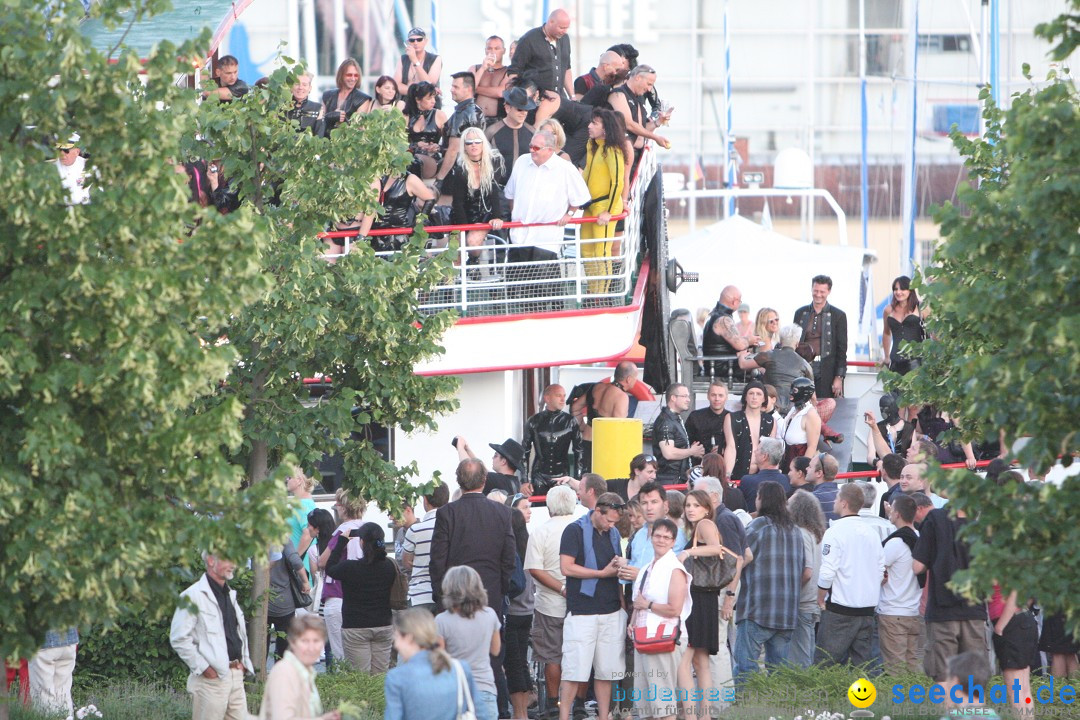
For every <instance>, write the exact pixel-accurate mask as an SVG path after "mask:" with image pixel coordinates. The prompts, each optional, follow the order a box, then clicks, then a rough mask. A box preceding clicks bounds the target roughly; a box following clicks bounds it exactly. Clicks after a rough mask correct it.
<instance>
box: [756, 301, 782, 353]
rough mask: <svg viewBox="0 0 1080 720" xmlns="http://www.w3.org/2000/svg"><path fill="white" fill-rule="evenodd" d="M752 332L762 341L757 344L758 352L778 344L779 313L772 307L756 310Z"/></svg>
mask: <svg viewBox="0 0 1080 720" xmlns="http://www.w3.org/2000/svg"><path fill="white" fill-rule="evenodd" d="M754 334H755V335H757V336H758V337H759V338H761V339H762V340H763V341H764V343H765V344H764V345H759V346H758V352H766V351H768V350H772V349H773V348H775V347H777V346H778V345H779V344H780V314H779V313H778V312H776V311H775V310H773V309H772V308H767V307H765V308H761V309H760V310H758V314H757V318H755V320H754Z"/></svg>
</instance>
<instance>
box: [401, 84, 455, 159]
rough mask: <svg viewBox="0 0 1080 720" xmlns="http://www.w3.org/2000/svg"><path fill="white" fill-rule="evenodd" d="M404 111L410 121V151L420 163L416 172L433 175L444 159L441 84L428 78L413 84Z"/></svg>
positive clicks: (443, 119)
mask: <svg viewBox="0 0 1080 720" xmlns="http://www.w3.org/2000/svg"><path fill="white" fill-rule="evenodd" d="M404 113H405V117H406V118H407V120H408V123H409V152H411V153H412V154H413V157H415V158H416V163H417V165H418V167H416V168H415V169H414V172H416V174H417V175H419V176H420V177H421V178H422V179H424V180H428V179H430V178H433V177H435V173H436V172H438V170H439V163H440V162H442V157H443V147H442V139H443V131H444V128H445V127H446V113H444V112H443V111H442V110H440V109H439V88H437V87H435V86H434V85H432V84H431V83H429V82H418V83H416V84H415V85H410V86H409V94H408V95H407V96H406V97H405V110H404Z"/></svg>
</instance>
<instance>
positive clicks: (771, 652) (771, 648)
mask: <svg viewBox="0 0 1080 720" xmlns="http://www.w3.org/2000/svg"><path fill="white" fill-rule="evenodd" d="M735 627H736V631H735V686H736V687H739V686H741V685H743V684H744V683H745V682H746V676H747V675H749V674H750V673H752V672H757V671H758V664H757V659H758V657H759V656H760V655H761V646H762V645H764V646H765V666H766V667H767V668H768V667H773V666H776V665H779V664H780V663H782V662H784V659H785V658H786V657H787V651H788V645H789V644H791V635H792V633H793V632H794V631H792V630H774V629H773V628H767V627H764V626H762V625H758V624H757V623H756V622H754V621H753V620H741V621H739V623H738V624H737V625H736V626H735Z"/></svg>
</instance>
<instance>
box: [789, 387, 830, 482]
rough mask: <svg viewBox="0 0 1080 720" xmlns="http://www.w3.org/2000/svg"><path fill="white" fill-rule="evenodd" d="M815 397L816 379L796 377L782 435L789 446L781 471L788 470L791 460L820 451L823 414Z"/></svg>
mask: <svg viewBox="0 0 1080 720" xmlns="http://www.w3.org/2000/svg"><path fill="white" fill-rule="evenodd" d="M813 397H814V381H813V380H810V379H809V378H804V377H800V378H795V379H794V380H792V381H791V409H790V410H788V414H787V417H786V418H784V432H783V434H782V435H781V437H782V438H783V440H784V442H785V443H786V444H787V448H786V449H785V450H784V459H783V461H782V462H781V464H780V470H781V472H785V473H786V472H787V471H788V468H790V467H791V461H792V460H794V459H795V458H797V457H799V456H800V455H805V456H807V457H809V456H810V455H813V454H814V453H816V452H817V451H818V440H819V439H820V438H821V416H820V415H818V411H817V408H816V407H815V406H814V403H813V402H811V400H812V399H813Z"/></svg>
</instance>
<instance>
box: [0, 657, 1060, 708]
mask: <svg viewBox="0 0 1080 720" xmlns="http://www.w3.org/2000/svg"><path fill="white" fill-rule="evenodd" d="M860 677H869V679H870V681H871V682H872V683H873V684H874V686H875V687H876V689H877V700H876V701H875V703H874V704H873V705H872V706H871V707H870V708H868V709H869V710H870V711H871V712H873V713H874V717H875V718H878V720H881V718H883V717H885V716H888V717H889V718H890V719H891V720H917V719H918V720H926V718H938V717H942V716H944V715H945V714H946V708H945V707H944V706H942V705H932V704H929V703H926V702H924V703H922V704H919V705H916V704H913V703H911V702H907V703H904V704H903V705H901V704H897V703H894V702H892V687H893V686H894V685H902V686H904V688H905V689H907V688H910V687H911V686H913V685H922V686H923V687H930V686H932V685H933V683H932V681H931V680H930V679H929V678H928V677H926V676H925V675H922V674H919V673H908V674H905V675H896V676H877V677H874V676H873V675H869V676H868V675H867V674H866V672H865V671H863V670H860V669H857V668H851V667H848V666H833V667H812V668H810V669H808V670H802V669H797V668H793V667H790V666H788V667H783V668H779V669H777V670H776V671H775V672H773V673H772V674H771V675H763V674H758V675H754V676H752V677H751V678H750V680H749V681H748V682H747V686H746V690H745V692H744V693H743V694H741V696H740V700H739V701H738V702H737V703H736V704H735V705H734V706H732V707H730V708H728V709H726V710H725V711H724V712H723V715H722V717H723V720H770V719H775V720H795V718H798V717H801V718H802V720H834V719H833V716H832V713H845V714H844V715H843V716H842V717H843V718H847V717H850V714H851V713H852V712H853V711H854V708H853V707H852V705H851V703H850V702H849V701H848V696H847V692H848V688H849V687H850V686H851V684H852V683H853V682H855V680H857V679H858V678H860ZM1001 683H1003V681H1002V679H1001V677H1000V676H999V677H995V678H992V679H991V680H990V685H994V684H1001ZM1049 684H1050V683H1049V680H1048V679H1043V678H1041V677H1033V678H1032V692H1033V693H1037V692H1038V688H1040V687H1043V686H1044V685H1049ZM1068 684H1070V685H1072V686H1073V687H1075V681H1073V682H1070V683H1068ZM1062 685H1063V683H1062V682H1061V681H1057V682H1055V684H1054V686H1055V689H1056V690H1058V691H1060V688H1061V686H1062ZM318 686H319V695H320V696H321V697H322V701H323V707H325V708H326V709H327V710H330V709H335V708H337V709H341V710H342V714H343V716H344V720H381V718H382V715H383V710H384V707H385V704H386V703H385V696H384V694H383V676H382V675H367V674H365V673H355V672H334V673H328V674H323V675H319V678H318ZM247 693H248V707H249V709H250V710H251V711H252V713H258V710H259V704H260V702H261V700H262V685H261V684H259V683H254V682H253V683H249V684H248V689H247ZM1044 694H1045V693H1044ZM74 699H75V706H76V707H77V708H78V707H82V706H86V705H89V704H91V703H92V704H94V705H95V706H97V708H98V709H99V710H100V711H101V714H102V719H101V720H188V718H190V717H191V700H190V698H189V696H188V694H187V693H186V692H184V691H183V690H178V689H176V688H172V687H168V686H167V685H165V684H162V683H146V682H139V681H125V680H118V681H111V682H110V681H108V680H102V682H100V683H99V684H98V685H96V686H93V687H86V686H84V687H76V689H75V692H74ZM3 700H4V698H3V697H0V702H3ZM10 708H11V720H54V718H55V717H56V716H48V715H43V714H41V713H37V712H35V711H33V710H30V709H27V708H23V707H22V706H21V705H19V704H18V703H16V702H12V703H11V704H10ZM996 709H997V711H998V713H999V714H1000V715H1001V716H1002V717H1003V718H1009V717H1011V715H1010V712H1009V708H1008V707H1007V706H1000V705H999V706H996ZM939 710H940V712H939ZM1048 710H1049V711H1050V713H1051V714H1049V715H1047V713H1046V711H1048ZM1070 711H1071V712H1072V714H1069V712H1070ZM1055 712H1056V714H1053V713H1055ZM1036 713H1038V714H1039V716H1043V715H1046V716H1048V717H1049V716H1053V717H1077V718H1080V708H1076V709H1075V710H1074V709H1073V706H1065V705H1061V704H1060V703H1058V702H1055V703H1054V705H1052V706H1046V707H1045V708H1039V707H1038V706H1036Z"/></svg>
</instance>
